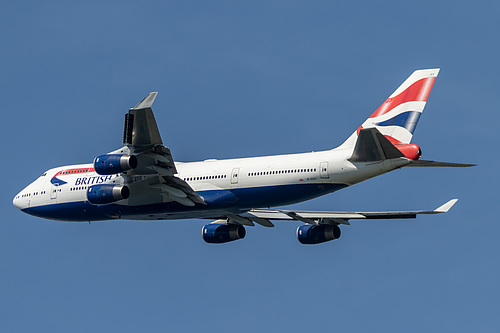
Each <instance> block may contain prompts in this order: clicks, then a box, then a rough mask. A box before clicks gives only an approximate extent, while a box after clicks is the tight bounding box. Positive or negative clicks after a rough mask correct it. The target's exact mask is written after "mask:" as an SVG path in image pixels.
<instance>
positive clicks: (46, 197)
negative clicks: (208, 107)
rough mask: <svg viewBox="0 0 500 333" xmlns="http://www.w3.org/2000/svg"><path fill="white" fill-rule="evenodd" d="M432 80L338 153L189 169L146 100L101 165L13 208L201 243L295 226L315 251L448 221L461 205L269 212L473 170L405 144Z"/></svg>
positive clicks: (397, 98) (45, 185) (50, 181)
mask: <svg viewBox="0 0 500 333" xmlns="http://www.w3.org/2000/svg"><path fill="white" fill-rule="evenodd" d="M438 72H439V69H426V70H419V71H416V72H414V73H413V74H412V75H410V77H409V78H408V79H407V80H406V81H405V82H403V84H402V85H401V86H400V87H399V88H398V89H396V91H395V92H394V93H393V94H392V95H391V96H390V97H389V98H388V99H387V100H386V101H385V102H384V103H383V104H382V105H381V106H380V107H379V108H378V109H377V110H376V111H375V113H373V114H372V115H371V117H370V118H368V119H367V120H366V121H365V122H364V123H363V125H362V126H361V127H360V128H359V129H358V130H357V131H355V132H354V133H353V134H352V135H351V136H350V137H349V139H348V140H347V141H346V142H345V143H344V144H343V145H341V146H340V147H338V148H336V149H331V150H326V151H315V152H310V153H300V154H288V155H274V156H261V157H249V158H238V159H228V160H215V159H210V160H205V161H202V162H190V163H181V162H177V161H175V160H174V158H173V156H172V154H171V152H170V149H169V148H167V147H165V146H164V145H163V141H162V139H161V135H160V132H159V130H158V126H157V124H156V120H155V117H154V115H153V111H152V110H151V107H152V104H153V102H154V100H155V98H156V93H155V92H152V93H150V94H149V95H148V96H147V97H146V98H145V99H144V100H143V101H142V102H140V103H139V104H137V105H136V106H135V107H134V108H132V109H130V110H129V112H128V113H127V114H126V117H125V126H124V138H123V144H124V146H123V147H121V148H119V149H117V150H115V151H112V152H110V153H108V154H105V155H100V156H97V157H96V158H95V159H94V162H93V163H88V164H81V165H69V166H63V167H58V168H54V169H50V170H48V171H46V172H44V173H43V174H42V175H41V176H40V177H39V178H38V179H37V180H35V181H34V182H32V183H31V184H30V185H28V186H27V187H26V188H24V189H23V190H22V191H21V192H19V193H18V194H17V195H16V196H15V198H14V200H13V203H14V205H15V206H16V207H17V208H19V209H20V210H21V211H23V212H25V213H27V214H30V215H33V216H37V217H43V218H47V219H53V220H60V221H88V222H90V221H104V220H116V219H128V220H173V219H192V218H197V219H212V221H213V222H212V223H209V224H207V225H205V226H204V227H203V228H202V237H203V240H204V241H205V242H207V243H226V242H231V241H234V240H237V239H242V238H244V237H245V235H246V231H245V226H254V225H255V224H259V225H261V226H263V227H273V226H274V225H273V222H271V221H299V222H302V223H303V225H301V226H299V227H298V229H297V232H296V234H297V239H298V241H299V242H300V243H302V244H318V243H323V242H327V241H331V240H334V239H337V238H339V237H340V234H341V232H340V226H341V225H349V224H350V222H349V221H350V220H368V219H375V220H379V219H407V218H415V217H416V216H417V215H419V214H439V213H446V212H447V211H448V210H449V209H450V208H451V207H452V206H453V205H454V204H455V203H456V201H457V199H452V200H450V201H448V202H447V203H445V204H443V205H441V206H440V207H438V208H436V209H434V210H412V211H382V212H363V211H356V212H342V211H340V212H332V211H299V210H289V209H277V208H276V209H271V208H270V207H278V206H284V205H290V204H294V203H298V202H302V201H306V200H310V199H313V198H316V197H319V196H322V195H325V194H328V193H332V192H335V191H338V190H341V189H343V188H347V187H349V186H351V185H354V184H357V183H360V182H362V181H365V180H367V179H370V178H373V177H376V176H379V175H381V174H384V173H387V172H390V171H392V170H395V169H399V168H402V167H407V166H410V167H436V166H438V167H465V166H472V165H471V164H458V163H445V162H434V161H424V160H419V157H420V148H419V147H418V146H417V145H415V144H410V141H411V139H412V136H413V131H414V130H415V126H416V125H417V122H418V120H419V118H420V114H421V113H422V111H423V110H424V106H425V103H426V102H427V98H428V97H429V93H430V91H431V89H432V86H433V84H434V81H435V79H436V77H437V75H438ZM172 122H174V123H175V119H172ZM186 131H188V129H186ZM186 134H187V135H188V136H193V135H196V134H195V133H189V132H187V133H186ZM174 236H175V235H174ZM178 237H183V236H182V235H179V236H178Z"/></svg>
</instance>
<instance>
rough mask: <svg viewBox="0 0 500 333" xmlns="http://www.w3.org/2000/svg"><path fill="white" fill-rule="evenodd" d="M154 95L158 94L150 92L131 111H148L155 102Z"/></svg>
mask: <svg viewBox="0 0 500 333" xmlns="http://www.w3.org/2000/svg"><path fill="white" fill-rule="evenodd" d="M156 95H158V92H151V93H149V94H148V95H147V96H146V97H144V99H143V100H142V101H140V102H139V104H137V105H136V106H134V107H133V109H132V110H140V109H148V108H150V107H151V106H152V105H153V102H154V101H155V98H156Z"/></svg>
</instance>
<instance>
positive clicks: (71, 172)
mask: <svg viewBox="0 0 500 333" xmlns="http://www.w3.org/2000/svg"><path fill="white" fill-rule="evenodd" d="M94 171H95V170H94V168H77V169H67V170H61V171H59V172H58V173H56V174H55V175H54V177H57V176H64V175H77V174H80V173H87V172H94Z"/></svg>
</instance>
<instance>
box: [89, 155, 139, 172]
mask: <svg viewBox="0 0 500 333" xmlns="http://www.w3.org/2000/svg"><path fill="white" fill-rule="evenodd" d="M135 168H137V157H135V156H133V155H115V154H111V155H101V156H97V157H96V158H95V159H94V169H95V172H97V173H98V174H100V175H114V174H115V173H120V172H123V171H127V170H131V169H135Z"/></svg>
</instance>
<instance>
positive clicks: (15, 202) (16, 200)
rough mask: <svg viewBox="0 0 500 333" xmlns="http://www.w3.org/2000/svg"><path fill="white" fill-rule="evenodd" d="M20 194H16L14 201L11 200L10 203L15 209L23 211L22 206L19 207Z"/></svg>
mask: <svg viewBox="0 0 500 333" xmlns="http://www.w3.org/2000/svg"><path fill="white" fill-rule="evenodd" d="M20 198H21V194H20V193H19V194H17V195H16V196H15V197H14V199H12V203H13V204H14V206H16V208H17V209H19V210H21V209H23V207H22V205H21V200H20Z"/></svg>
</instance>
